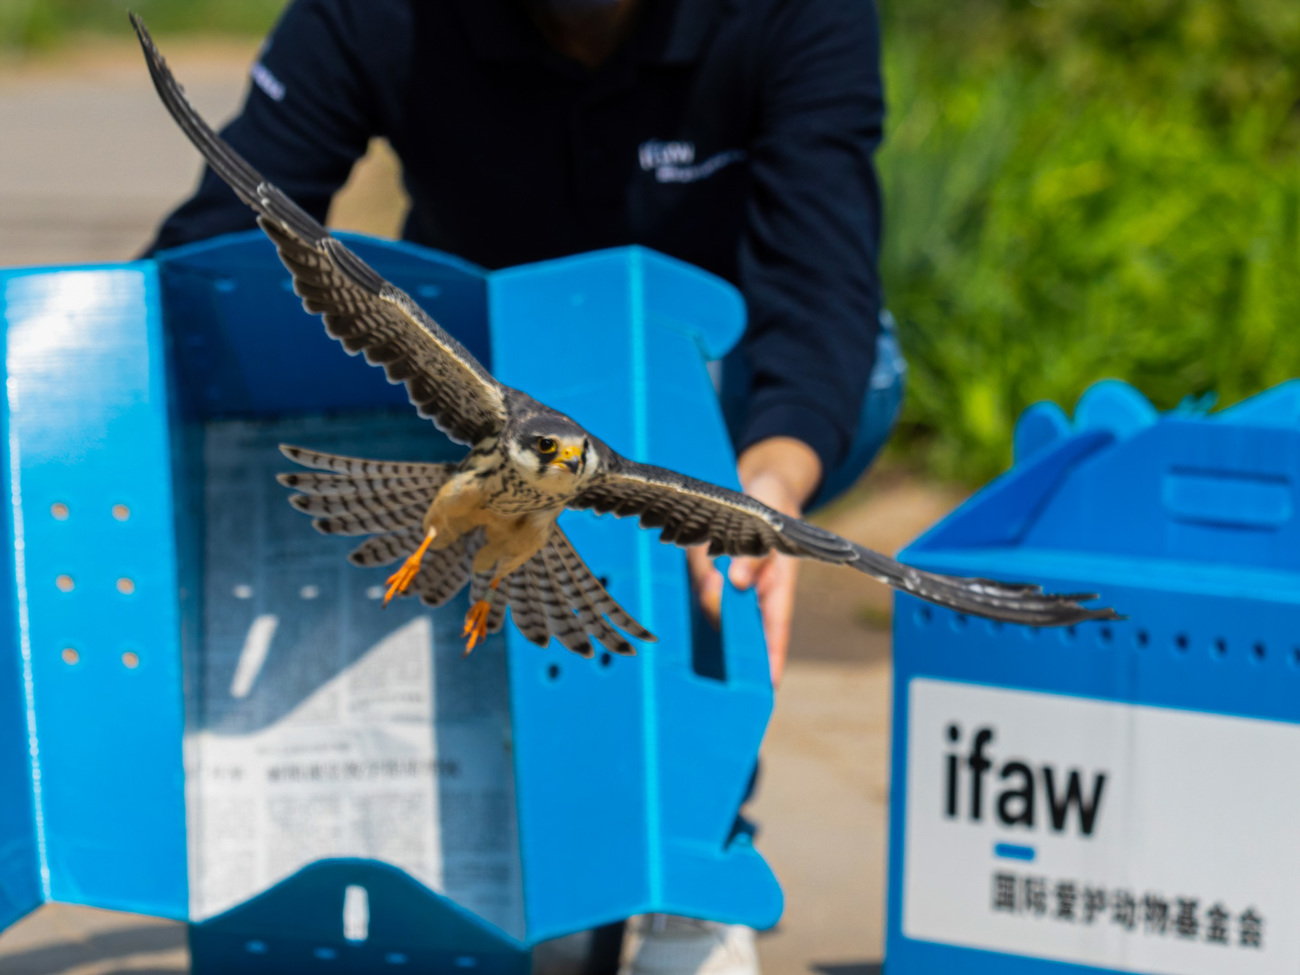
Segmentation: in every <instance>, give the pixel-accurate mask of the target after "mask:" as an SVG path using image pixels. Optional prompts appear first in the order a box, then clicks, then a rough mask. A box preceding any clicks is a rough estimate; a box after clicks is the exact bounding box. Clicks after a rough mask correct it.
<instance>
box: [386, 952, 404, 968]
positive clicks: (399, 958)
mask: <svg viewBox="0 0 1300 975" xmlns="http://www.w3.org/2000/svg"><path fill="white" fill-rule="evenodd" d="M407 961H408V959H407V957H406V955H404V954H402V953H401V952H400V951H390V952H389V953H388V954H386V955H384V962H385V963H386V964H389V965H405V964H406V962H407Z"/></svg>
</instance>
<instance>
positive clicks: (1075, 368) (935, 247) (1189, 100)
mask: <svg viewBox="0 0 1300 975" xmlns="http://www.w3.org/2000/svg"><path fill="white" fill-rule="evenodd" d="M884 23H885V31H886V33H885V50H886V76H887V83H888V85H889V95H890V104H891V119H890V125H889V133H888V138H887V143H886V148H885V150H884V152H883V154H882V158H881V168H882V173H883V178H884V183H885V187H886V199H887V206H888V211H887V227H888V230H887V239H886V243H885V247H884V252H883V255H882V274H883V276H884V279H885V285H886V289H887V292H888V296H889V303H890V306H891V307H892V309H893V310H894V313H895V314H896V315H897V316H898V318H899V320H900V321H901V322H902V334H903V341H904V345H905V348H906V351H907V353H908V358H909V360H910V362H911V366H912V375H911V389H910V391H909V401H908V403H907V406H906V410H905V417H904V423H903V428H902V430H901V432H900V443H899V449H901V450H902V452H903V453H904V454H908V455H911V458H912V459H913V460H914V461H917V462H919V463H920V464H921V466H923V467H925V468H927V469H928V470H929V471H930V472H932V473H937V474H939V475H941V476H944V477H949V478H955V479H958V480H962V481H966V482H968V483H969V482H978V481H980V480H983V479H985V478H987V477H989V476H991V475H993V474H995V473H997V472H998V471H999V470H1001V469H1003V468H1005V466H1006V465H1007V463H1008V461H1009V459H1010V440H1011V430H1012V426H1013V424H1014V422H1015V418H1016V416H1017V415H1018V414H1019V413H1020V411H1021V410H1022V409H1024V407H1026V406H1028V405H1029V404H1030V403H1033V402H1035V401H1037V400H1042V399H1052V400H1056V401H1058V402H1061V403H1063V404H1065V405H1066V406H1067V407H1069V406H1071V405H1072V404H1073V403H1074V401H1075V400H1076V399H1077V397H1078V395H1079V394H1080V393H1081V392H1082V390H1083V389H1084V388H1086V387H1087V386H1088V385H1089V384H1090V383H1092V382H1093V381H1095V380H1097V379H1101V378H1103V377H1108V376H1117V377H1120V378H1123V379H1127V380H1129V381H1130V382H1133V383H1134V384H1135V385H1137V386H1138V387H1139V388H1140V389H1141V390H1143V391H1144V392H1145V393H1146V394H1147V395H1148V396H1149V397H1151V398H1152V399H1153V400H1154V402H1155V403H1156V404H1157V405H1158V406H1161V407H1164V408H1168V407H1172V406H1174V405H1176V404H1177V403H1179V402H1180V401H1181V400H1182V399H1183V398H1184V397H1186V396H1188V395H1201V394H1205V393H1207V392H1214V393H1217V394H1218V396H1219V402H1220V403H1221V404H1226V403H1229V402H1233V401H1235V400H1238V399H1240V398H1243V397H1245V396H1247V395H1249V394H1251V393H1253V392H1256V391H1258V390H1259V389H1262V388H1264V387H1267V386H1269V385H1272V384H1274V383H1277V382H1280V381H1281V380H1283V379H1286V378H1288V377H1291V376H1296V375H1300V341H1296V339H1295V338H1294V335H1295V330H1296V328H1297V325H1300V152H1298V151H1297V147H1298V146H1300V110H1298V109H1297V99H1298V98H1300V75H1298V73H1297V71H1298V69H1297V65H1300V61H1298V60H1297V59H1296V57H1295V52H1296V51H1297V50H1300V4H1296V3H1294V2H1290V0H1287V2H1277V0H1272V2H1270V0H1242V2H1240V3H1238V2H1232V0H1197V2H1190V0H1189V2H1178V0H1124V2H1114V0H1054V2H1051V3H1050V4H1049V3H1044V5H1043V6H1042V7H1038V6H1034V5H1032V4H1022V3H1015V2H993V0H988V2H966V3H962V4H960V5H952V4H943V3H935V2H932V0H889V5H888V6H887V7H886V9H885V11H884Z"/></svg>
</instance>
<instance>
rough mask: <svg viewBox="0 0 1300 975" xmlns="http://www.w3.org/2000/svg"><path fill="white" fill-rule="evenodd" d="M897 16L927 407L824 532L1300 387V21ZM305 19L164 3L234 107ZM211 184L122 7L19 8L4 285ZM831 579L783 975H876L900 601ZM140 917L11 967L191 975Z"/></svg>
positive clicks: (769, 803)
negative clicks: (1089, 429) (1148, 417)
mask: <svg viewBox="0 0 1300 975" xmlns="http://www.w3.org/2000/svg"><path fill="white" fill-rule="evenodd" d="M878 3H879V6H880V15H881V19H882V24H883V36H884V64H885V72H886V81H887V97H888V104H889V112H890V114H889V120H888V127H887V137H886V143H885V148H884V150H883V152H882V154H881V156H880V160H879V162H880V168H881V172H882V176H883V180H884V186H885V191H886V200H887V205H886V214H887V231H886V240H885V246H884V251H883V255H882V273H883V277H884V281H885V286H886V290H887V294H888V299H889V305H890V307H891V308H892V310H893V312H894V314H895V316H896V317H897V318H898V320H899V322H900V326H901V336H902V341H903V344H904V348H905V351H906V353H907V357H908V360H909V364H910V367H911V374H910V388H909V391H908V399H907V404H906V407H905V416H904V421H903V423H902V425H901V428H900V431H899V434H898V435H897V436H896V438H895V440H894V442H893V443H892V444H891V446H890V447H889V449H888V451H887V454H886V456H885V458H884V460H883V462H881V463H880V464H878V465H877V468H876V469H875V471H873V472H872V474H870V475H869V476H868V478H867V479H866V480H865V481H864V483H863V484H861V485H859V487H858V489H857V490H856V491H855V492H853V493H852V495H851V496H850V497H849V498H847V499H845V500H843V501H841V502H838V503H837V504H836V506H835V507H834V508H833V509H832V510H831V511H828V512H824V513H823V514H822V515H821V516H820V519H821V520H822V521H823V522H825V523H826V524H827V525H828V526H830V527H832V528H834V529H835V530H837V531H840V532H842V533H843V534H846V535H848V536H849V537H852V538H854V539H856V540H859V541H862V542H864V543H866V544H870V545H873V546H875V547H878V548H882V549H886V550H890V551H893V550H896V549H897V548H899V547H900V546H901V545H903V544H904V543H906V542H907V541H909V540H910V539H911V538H912V537H914V536H915V535H916V534H917V533H918V532H919V531H921V530H922V529H924V528H925V527H926V526H928V525H929V524H931V523H932V522H933V521H935V520H937V519H938V518H940V517H942V516H943V515H944V514H945V513H947V512H948V511H949V510H951V508H952V507H953V506H954V505H955V504H957V503H958V502H959V501H960V500H961V499H962V498H963V497H964V496H965V495H966V494H967V493H968V492H969V491H970V490H971V489H973V488H974V487H976V486H978V485H979V484H981V483H983V482H985V481H987V480H988V479H989V478H990V477H992V476H994V475H996V474H997V473H998V472H1000V471H1001V470H1004V469H1005V468H1006V466H1007V465H1008V463H1009V461H1010V441H1011V431H1012V427H1013V424H1014V421H1015V419H1016V417H1017V416H1018V415H1019V413H1020V411H1021V410H1023V409H1024V408H1025V407H1026V406H1028V405H1029V404H1031V403H1033V402H1035V401H1038V400H1043V399H1050V400H1055V401H1057V402H1060V403H1061V404H1062V405H1064V406H1066V408H1067V409H1069V408H1071V407H1072V406H1073V404H1074V402H1075V400H1076V399H1077V398H1078V396H1079V394H1080V393H1081V392H1082V391H1083V389H1084V388H1085V387H1087V386H1088V385H1089V384H1091V383H1092V382H1094V381H1096V380H1098V379H1101V378H1104V377H1119V378H1123V379H1127V380H1129V381H1130V382H1132V383H1134V384H1135V385H1136V386H1137V387H1138V388H1139V389H1140V390H1142V391H1143V392H1144V393H1145V394H1146V395H1147V396H1149V397H1150V398H1151V399H1152V400H1153V402H1154V403H1155V404H1156V405H1157V406H1158V407H1160V408H1162V409H1170V408H1175V407H1181V408H1183V409H1190V410H1201V409H1208V408H1211V407H1212V406H1215V405H1217V406H1225V405H1229V404H1231V403H1233V402H1236V401H1237V400H1239V399H1242V398H1244V397H1245V396H1247V395H1249V394H1251V393H1254V392H1257V391H1259V390H1260V389H1263V388H1265V387H1267V386H1270V385H1272V384H1275V383H1277V382H1280V381H1281V380H1283V379H1286V378H1289V377H1293V376H1296V375H1300V342H1296V341H1294V339H1292V338H1290V337H1291V336H1292V335H1294V331H1295V328H1296V326H1297V324H1298V323H1300V165H1298V164H1300V57H1297V54H1298V53H1300V4H1297V3H1296V2H1295V0H878ZM283 5H284V4H283V0H136V2H135V4H134V7H135V9H137V10H138V11H139V12H140V13H141V14H142V15H143V16H144V17H145V19H146V21H147V22H148V23H149V25H150V27H151V29H153V31H154V32H155V34H156V35H157V36H158V38H159V40H160V43H161V46H162V47H163V50H164V52H165V53H166V54H167V56H168V58H169V60H170V61H171V62H172V63H173V65H174V67H175V68H176V71H177V74H178V75H179V76H180V78H181V79H182V80H183V81H184V82H185V83H186V87H187V90H188V91H189V92H190V93H191V95H192V96H193V98H194V99H195V101H196V103H197V104H198V106H199V108H200V109H201V110H202V111H203V112H204V113H205V114H207V116H208V117H209V118H211V119H214V120H217V119H224V118H226V117H228V116H229V115H230V114H231V113H232V112H233V111H234V109H235V108H236V106H237V105H238V103H239V102H240V101H241V99H242V97H243V91H244V88H245V87H246V84H247V82H246V78H247V68H248V66H249V64H250V63H251V61H252V59H253V57H254V55H255V52H256V50H257V46H258V44H259V43H260V39H261V37H262V36H263V35H264V34H265V33H266V31H267V30H268V29H269V28H270V26H271V25H272V24H273V23H274V20H275V18H276V16H277V14H278V12H279V10H280V9H281V8H282V7H283ZM197 172H198V162H197V157H196V155H195V154H194V152H193V150H192V149H191V148H190V146H189V145H188V143H186V142H185V140H184V139H182V138H181V137H180V136H179V134H178V133H176V132H175V130H174V128H173V127H172V124H171V122H170V121H169V120H168V119H167V118H166V116H165V115H164V113H163V111H162V110H161V108H160V107H159V106H158V105H157V103H156V101H155V98H154V96H153V93H152V90H151V89H150V87H149V85H148V80H147V77H146V75H145V72H144V69H143V66H142V65H141V63H140V59H139V52H138V50H137V49H136V47H135V44H134V41H133V39H132V38H131V37H130V35H129V31H128V29H127V25H126V20H125V16H124V15H123V11H122V5H121V3H120V2H116V0H0V266H8V265H22V264H44V263H66V262H81V261H101V260H123V259H127V258H130V257H132V256H133V255H134V254H136V253H138V251H139V250H140V249H141V248H142V247H143V246H144V244H145V243H146V241H147V240H148V239H149V237H150V236H151V234H152V232H153V229H154V227H155V225H156V223H157V221H158V220H159V218H160V217H161V216H162V214H163V213H164V212H165V211H166V210H168V209H170V208H171V207H172V206H173V205H174V204H175V203H176V202H177V201H179V200H180V199H181V198H182V197H183V196H184V195H185V194H186V193H187V192H188V191H189V189H190V188H191V187H192V185H193V183H194V180H195V178H196V175H197ZM403 210H404V201H403V199H402V195H401V189H400V186H399V182H398V173H397V167H396V164H395V161H394V160H393V157H392V155H391V153H389V152H388V151H387V149H386V148H385V147H384V146H383V145H382V144H376V145H374V146H372V149H371V152H370V154H369V155H368V156H367V157H366V159H365V160H364V161H363V162H362V163H361V164H360V165H359V166H358V167H357V169H356V170H355V171H354V173H353V177H352V179H351V181H350V182H349V185H348V187H347V189H346V190H345V192H344V193H343V195H342V196H341V197H340V198H339V199H338V200H337V202H336V204H335V207H334V210H333V211H332V213H331V221H330V222H331V223H332V224H333V225H335V226H338V227H343V228H347V229H354V230H361V231H365V232H369V233H376V234H381V235H386V236H393V235H395V234H396V232H397V228H398V226H399V221H400V218H401V215H402V213H403ZM800 585H801V597H800V604H799V610H798V614H797V616H796V623H795V627H796V631H795V636H794V641H793V646H794V650H793V663H792V665H791V667H790V670H789V673H788V677H787V680H786V684H785V686H784V687H783V688H782V690H781V693H780V696H779V698H778V706H777V709H776V711H775V714H774V719H773V726H772V730H771V733H770V736H769V740H768V743H767V745H766V746H765V756H766V758H765V760H766V767H765V780H764V783H763V786H762V789H761V793H760V798H759V801H758V804H757V809H756V817H757V818H758V820H759V821H760V822H761V823H762V824H763V832H762V833H761V834H760V838H759V845H760V847H761V848H762V849H763V850H764V853H765V854H766V855H767V856H768V857H769V858H770V860H771V861H772V863H773V865H774V867H775V868H776V870H777V873H778V875H779V876H780V877H781V879H782V881H783V884H784V885H785V887H786V890H787V897H788V908H787V914H786V917H785V919H784V920H783V921H782V924H781V926H780V927H779V928H778V929H777V931H776V932H774V933H772V934H770V935H768V936H766V937H765V938H764V939H763V940H762V942H761V947H762V951H763V960H764V966H765V970H766V971H768V972H769V973H772V975H781V973H786V972H805V971H808V972H823V973H828V975H868V973H872V972H877V971H878V970H879V969H878V967H877V963H878V961H879V958H880V952H881V947H880V945H881V938H880V931H881V915H882V906H881V905H882V890H883V879H884V838H885V802H886V800H887V796H888V762H887V751H886V749H887V741H888V720H889V714H888V707H889V701H888V691H889V634H888V625H889V598H888V595H887V594H886V592H885V591H884V590H883V588H881V589H877V588H872V589H870V590H866V589H864V588H863V587H862V586H861V585H859V584H857V581H856V580H846V579H845V578H844V577H843V575H842V574H840V573H836V572H834V571H833V570H827V571H821V570H820V568H819V567H818V566H810V567H808V568H806V569H805V570H804V572H803V574H802V576H801V583H800ZM42 917H44V918H45V920H44V921H41V918H42ZM38 922H39V923H38ZM115 923H116V922H110V921H107V920H104V919H102V918H100V919H95V918H92V917H91V915H90V914H89V913H86V914H77V915H75V916H74V915H71V914H57V913H55V914H51V913H50V912H49V911H48V909H47V911H44V912H41V914H40V915H38V916H37V917H36V918H33V919H30V920H29V921H26V922H23V924H21V925H19V927H18V928H15V929H13V930H11V931H10V932H9V933H7V934H5V935H4V936H3V937H0V970H3V971H5V972H6V973H12V975H20V973H33V975H38V973H39V975H44V973H47V972H51V973H52V972H65V971H66V972H74V971H75V972H77V973H78V975H90V973H98V972H125V971H137V972H144V971H151V972H161V971H178V970H183V967H184V951H183V947H182V938H181V935H180V934H179V929H175V930H173V929H169V928H166V927H165V926H164V927H157V926H156V925H152V924H146V923H145V922H143V921H141V922H140V930H141V931H144V932H152V933H148V934H147V936H146V940H145V941H144V942H138V941H137V942H133V941H130V939H129V938H128V939H126V940H121V939H119V940H118V941H113V940H112V939H113V937H116V935H106V934H104V933H103V932H104V931H112V930H116V928H114V927H113V925H114V924H115ZM41 924H44V927H42V926H41ZM148 938H153V939H155V940H154V941H152V942H151V941H148ZM106 939H107V940H106ZM158 939H162V940H161V941H158ZM167 939H172V940H170V941H168V940H167ZM155 942H156V943H155ZM96 945H98V946H99V947H96ZM105 945H109V947H105ZM142 946H143V947H142ZM137 948H139V949H140V950H141V951H143V952H144V954H143V955H141V954H140V953H139V952H138V951H136V949H137ZM133 952H134V953H133ZM137 956H138V957H137ZM146 956H147V957H146ZM133 959H134V960H133Z"/></svg>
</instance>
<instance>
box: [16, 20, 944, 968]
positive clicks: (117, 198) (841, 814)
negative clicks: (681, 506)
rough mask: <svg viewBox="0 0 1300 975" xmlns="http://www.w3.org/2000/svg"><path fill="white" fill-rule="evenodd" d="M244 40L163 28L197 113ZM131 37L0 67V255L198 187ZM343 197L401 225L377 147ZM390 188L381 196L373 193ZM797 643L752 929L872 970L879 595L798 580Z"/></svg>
mask: <svg viewBox="0 0 1300 975" xmlns="http://www.w3.org/2000/svg"><path fill="white" fill-rule="evenodd" d="M252 50H253V48H252V46H251V45H247V44H242V45H234V46H231V45H226V46H203V47H193V46H190V47H180V46H177V45H169V53H170V57H171V60H172V62H173V64H174V65H175V67H176V70H177V73H178V74H179V75H180V77H181V78H182V79H184V80H185V82H186V86H187V90H188V91H189V92H190V94H191V96H192V97H193V98H194V100H195V102H196V103H197V104H198V106H199V107H200V109H201V110H202V111H204V112H205V113H206V114H207V115H208V117H209V118H213V119H220V118H223V117H225V116H226V115H227V114H228V113H229V112H230V111H232V110H233V109H234V107H235V106H236V105H237V104H238V101H239V99H240V97H241V92H242V90H243V87H244V81H243V78H244V67H245V65H246V63H247V61H248V59H249V57H250V55H251V53H252ZM137 57H138V55H137V54H136V53H135V52H134V51H132V50H131V49H130V48H129V47H116V48H110V49H107V50H100V49H92V50H89V51H78V52H75V53H74V54H72V55H65V56H62V57H61V58H60V59H59V60H58V61H57V62H53V63H41V64H37V65H31V66H27V67H25V68H23V69H22V70H16V69H14V68H12V67H8V68H6V67H3V66H0V133H3V136H2V137H0V266H9V265H23V264H45V263H73V262H91V261H113V260H123V259H127V258H129V257H131V256H133V255H134V254H135V253H136V252H138V250H139V249H140V248H141V247H142V246H143V244H144V243H145V242H146V240H147V239H148V238H149V236H150V233H151V231H152V229H153V227H154V225H155V223H156V221H157V219H158V217H159V215H160V214H162V213H163V212H165V211H166V210H167V209H168V208H169V207H171V206H172V205H174V204H175V202H176V201H177V200H179V199H180V198H181V197H182V196H183V195H184V194H185V193H186V192H187V191H188V190H189V188H190V187H191V186H192V184H193V181H194V179H195V177H196V175H197V172H198V166H197V162H196V159H195V155H194V153H193V151H192V150H191V149H190V147H189V146H188V144H187V143H186V142H185V141H184V140H183V139H182V138H181V137H180V136H179V135H178V133H177V132H176V131H175V129H174V127H173V125H172V123H171V121H170V120H169V119H168V118H167V117H166V116H165V115H164V113H163V112H162V110H161V108H160V106H159V105H158V103H157V101H156V99H155V97H154V95H153V93H152V90H151V89H150V87H149V86H148V83H147V80H146V79H145V75H144V73H143V70H142V69H141V68H140V66H139V63H138V61H137V60H136V58H137ZM354 183H355V184H357V185H355V186H354V187H352V189H351V191H350V199H351V201H352V203H351V204H349V203H348V201H344V204H343V205H342V206H341V207H340V208H339V211H336V212H342V213H343V214H344V217H343V219H342V220H341V221H339V222H342V223H344V224H345V225H349V226H353V227H357V228H359V229H367V228H369V229H382V228H383V227H385V226H395V222H394V221H395V219H396V214H397V212H398V208H396V207H395V205H394V203H393V202H392V192H391V190H390V189H385V188H386V187H391V186H392V185H393V171H392V166H391V163H390V162H388V161H387V160H386V159H385V158H384V157H382V156H380V157H379V158H378V159H377V160H375V161H373V162H372V163H371V164H370V165H369V166H368V168H367V170H366V173H364V174H362V177H361V178H360V179H354ZM385 200H387V202H385ZM953 500H954V499H953V498H951V497H948V496H945V495H943V494H938V493H935V492H928V491H925V490H919V489H917V487H916V486H915V485H912V484H908V483H901V484H898V483H892V482H887V481H882V482H881V483H880V484H879V485H878V486H877V489H876V490H875V491H874V492H872V494H871V500H870V501H869V502H868V503H866V504H865V505H858V506H852V507H848V508H845V509H844V510H842V511H841V512H840V513H839V514H838V516H837V517H836V518H835V519H834V524H835V527H837V528H838V529H840V530H842V531H844V532H845V533H846V534H849V535H851V536H852V537H854V538H856V539H858V540H860V541H864V542H866V543H868V544H874V545H877V546H878V547H883V548H891V549H892V548H896V547H897V546H898V545H900V544H902V543H903V542H904V541H906V540H907V538H909V537H911V536H912V535H914V534H915V533H916V532H917V531H919V530H920V529H921V528H923V527H925V525H927V524H928V523H929V522H930V521H932V520H933V519H934V518H935V517H938V516H939V515H940V514H942V513H943V511H944V510H946V508H947V507H948V506H949V505H950V504H951V503H952V501H953ZM801 590H802V594H801V599H800V608H799V611H798V613H797V616H796V634H795V645H796V651H795V655H794V656H795V659H794V661H793V663H792V665H791V666H790V668H789V671H788V676H787V679H786V684H785V686H784V687H783V689H782V691H781V693H780V696H779V702H778V708H777V711H776V714H775V717H774V719H773V722H772V726H771V729H770V732H769V736H768V740H767V743H766V746H765V773H764V779H763V783H762V786H761V790H760V795H759V798H758V800H757V802H756V804H755V810H754V812H755V815H756V818H757V819H758V820H759V821H760V823H761V826H762V831H761V833H760V836H759V848H760V849H761V850H762V851H763V852H764V854H765V855H766V856H767V857H768V858H769V860H770V862H771V863H772V865H773V867H774V868H775V870H776V872H777V875H778V876H779V877H780V878H781V880H782V883H783V885H784V887H785V890H786V896H787V911H786V915H785V918H784V920H783V921H782V922H781V924H780V926H779V927H778V928H777V929H776V930H775V931H774V932H771V933H769V934H766V935H764V936H763V937H762V939H761V941H760V948H761V954H762V959H763V964H764V968H765V971H766V972H767V973H768V975H797V973H805V972H820V973H822V975H876V973H878V960H879V959H880V957H881V954H882V946H881V921H882V915H883V908H882V897H883V889H884V842H885V808H886V802H887V797H888V750H887V744H888V742H887V739H888V689H889V663H888V651H889V647H888V637H887V635H886V634H885V633H884V632H883V631H882V630H880V629H874V630H873V629H870V628H868V627H867V626H865V625H864V623H863V621H864V620H868V621H869V620H872V619H875V620H877V621H878V620H880V618H881V617H882V616H883V615H885V614H886V613H887V606H888V601H887V598H886V597H885V594H884V592H883V591H882V590H871V589H869V588H867V584H866V583H864V582H863V580H862V579H861V577H858V576H856V575H854V574H851V573H850V574H845V573H837V572H835V571H834V570H829V569H822V568H814V569H812V570H805V572H804V574H803V576H802V580H801ZM186 969H187V956H186V951H185V947H184V935H183V928H182V927H181V926H180V925H178V924H172V923H167V922H159V921H154V920H151V919H147V918H139V917H133V916H129V915H120V914H113V913H110V912H104V911H95V910H90V909H86V908H76V907H68V906H64V905H52V906H48V907H46V908H43V909H41V910H40V911H38V912H36V914H34V915H32V916H31V917H29V918H27V919H25V920H23V921H22V922H20V923H19V924H17V925H15V926H14V927H13V928H11V929H10V930H9V931H8V932H5V933H4V934H3V935H0V972H4V973H5V975H56V973H58V975H107V973H116V975H128V973H134V975H145V973H151V975H162V973H165V972H183V971H185V970H186Z"/></svg>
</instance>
